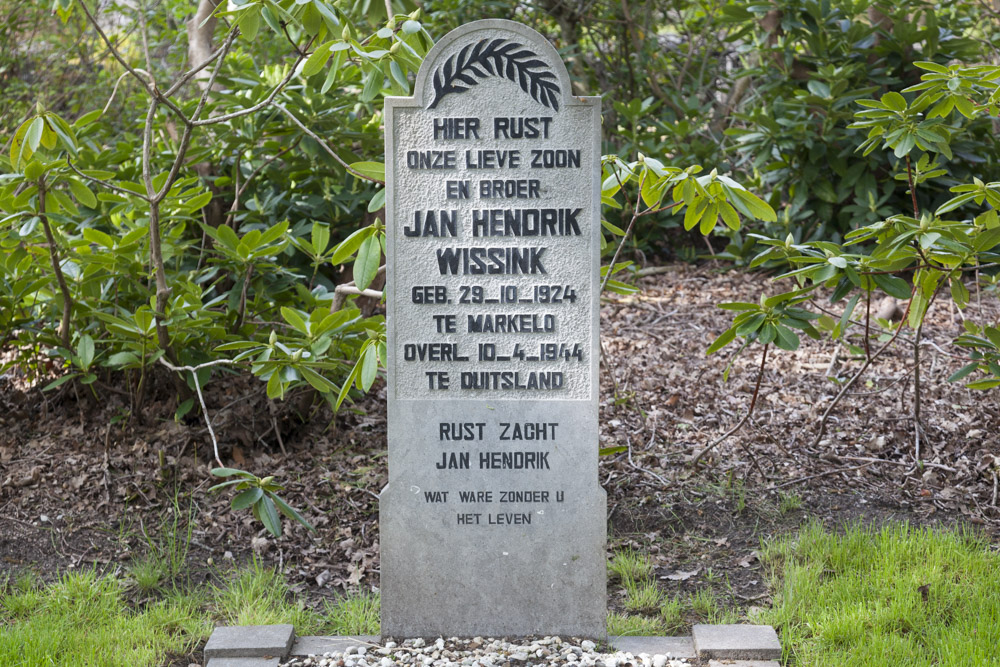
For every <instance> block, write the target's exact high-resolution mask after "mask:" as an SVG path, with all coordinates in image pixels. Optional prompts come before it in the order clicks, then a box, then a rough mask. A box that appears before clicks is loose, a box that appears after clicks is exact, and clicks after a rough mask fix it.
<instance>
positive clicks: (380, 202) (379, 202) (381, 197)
mask: <svg viewBox="0 0 1000 667" xmlns="http://www.w3.org/2000/svg"><path fill="white" fill-rule="evenodd" d="M384 206H385V188H380V189H379V190H378V192H376V193H375V194H374V195H373V196H372V198H371V201H369V202H368V212H369V213H374V212H375V211H379V210H381V209H382V208H383V207H384Z"/></svg>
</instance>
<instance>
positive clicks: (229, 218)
mask: <svg viewBox="0 0 1000 667" xmlns="http://www.w3.org/2000/svg"><path fill="white" fill-rule="evenodd" d="M300 141H302V138H301V137H299V138H298V139H296V140H295V141H293V142H292V145H291V146H288V147H287V148H282V149H281V150H280V151H278V152H277V153H275V154H274V155H273V156H271V157H270V158H268V159H267V160H265V161H264V162H262V163H261V164H260V165H259V166H258V167H257V168H256V169H254V170H253V171H252V172H250V175H249V176H247V177H246V180H244V181H243V184H242V185H238V187H237V188H236V193H235V196H234V197H233V205H232V206H230V207H229V215H228V216H226V222H225V223H224V224H225V225H227V226H230V227H231V226H232V224H233V218H234V217H235V216H236V211H238V210H239V208H240V197H242V196H243V192H244V191H245V190H246V189H247V186H249V185H250V182H251V181H253V179H254V178H256V177H257V175H258V174H259V173H260V172H262V171H263V170H264V169H266V168H267V167H268V165H270V164H272V163H273V162H274V161H275V160H278V159H279V158H281V156H282V155H284V154H285V153H287V152H288V151H290V150H292V149H293V148H295V147H296V146H298V145H299V142H300ZM237 166H238V165H237ZM236 177H237V179H239V169H237V172H236ZM237 182H238V181H237Z"/></svg>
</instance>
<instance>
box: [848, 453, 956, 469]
mask: <svg viewBox="0 0 1000 667" xmlns="http://www.w3.org/2000/svg"><path fill="white" fill-rule="evenodd" d="M838 458H841V459H846V460H848V461H867V462H868V463H891V464H892V465H896V466H909V465H912V463H909V462H907V461H892V460H889V459H876V458H871V457H868V456H840V457H838ZM919 465H921V466H923V467H925V468H937V469H938V470H944V471H946V472H958V471H957V470H955V469H954V468H952V467H951V466H946V465H943V464H941V463H928V462H927V461H921V462H920V463H919Z"/></svg>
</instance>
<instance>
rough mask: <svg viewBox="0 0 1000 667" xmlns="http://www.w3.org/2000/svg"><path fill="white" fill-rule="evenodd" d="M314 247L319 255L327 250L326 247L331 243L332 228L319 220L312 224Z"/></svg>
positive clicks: (314, 250)
mask: <svg viewBox="0 0 1000 667" xmlns="http://www.w3.org/2000/svg"><path fill="white" fill-rule="evenodd" d="M310 239H311V242H312V247H313V252H315V253H316V255H317V256H320V255H322V254H323V253H324V252H326V247H327V246H328V245H330V228H329V227H327V226H326V225H321V224H320V223H318V222H314V223H313V224H312V235H311V237H310Z"/></svg>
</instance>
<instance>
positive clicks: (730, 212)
mask: <svg viewBox="0 0 1000 667" xmlns="http://www.w3.org/2000/svg"><path fill="white" fill-rule="evenodd" d="M719 213H720V214H721V215H722V221H723V222H724V223H726V226H727V227H729V228H730V229H731V230H733V231H734V232H738V231H739V230H740V216H739V214H738V213H737V212H736V209H735V208H733V205H732V204H730V203H729V202H722V205H721V206H720V207H719Z"/></svg>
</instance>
